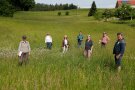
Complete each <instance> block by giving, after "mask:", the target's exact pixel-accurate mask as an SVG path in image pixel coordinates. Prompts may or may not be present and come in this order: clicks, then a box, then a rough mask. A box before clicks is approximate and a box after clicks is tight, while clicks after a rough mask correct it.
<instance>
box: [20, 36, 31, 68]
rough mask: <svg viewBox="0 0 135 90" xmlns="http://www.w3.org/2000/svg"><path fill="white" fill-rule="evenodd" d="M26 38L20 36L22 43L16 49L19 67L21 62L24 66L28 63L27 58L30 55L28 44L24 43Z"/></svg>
mask: <svg viewBox="0 0 135 90" xmlns="http://www.w3.org/2000/svg"><path fill="white" fill-rule="evenodd" d="M26 39H27V37H26V36H22V41H21V42H20V44H19V48H18V56H19V65H22V64H23V62H24V63H25V64H26V63H27V61H28V57H29V55H30V51H31V48H30V44H29V42H28V41H26Z"/></svg>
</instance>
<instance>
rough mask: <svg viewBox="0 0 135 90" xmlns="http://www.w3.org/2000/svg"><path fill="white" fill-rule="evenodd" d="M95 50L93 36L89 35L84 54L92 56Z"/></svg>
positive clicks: (88, 56)
mask: <svg viewBox="0 0 135 90" xmlns="http://www.w3.org/2000/svg"><path fill="white" fill-rule="evenodd" d="M92 50H93V41H92V40H91V36H90V35H88V37H87V39H86V41H85V50H84V56H85V57H87V58H90V57H91V54H92Z"/></svg>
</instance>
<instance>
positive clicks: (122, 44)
mask: <svg viewBox="0 0 135 90" xmlns="http://www.w3.org/2000/svg"><path fill="white" fill-rule="evenodd" d="M124 52H125V43H124V42H121V43H120V54H119V55H117V56H116V57H117V59H119V58H120V56H121V55H123V54H124Z"/></svg>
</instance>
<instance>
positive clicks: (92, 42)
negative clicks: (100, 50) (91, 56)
mask: <svg viewBox="0 0 135 90" xmlns="http://www.w3.org/2000/svg"><path fill="white" fill-rule="evenodd" d="M92 51H93V41H92V47H91V53H92Z"/></svg>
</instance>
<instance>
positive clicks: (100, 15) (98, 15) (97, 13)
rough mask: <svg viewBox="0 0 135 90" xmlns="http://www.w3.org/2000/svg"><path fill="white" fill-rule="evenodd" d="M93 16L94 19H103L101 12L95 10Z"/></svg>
mask: <svg viewBox="0 0 135 90" xmlns="http://www.w3.org/2000/svg"><path fill="white" fill-rule="evenodd" d="M94 18H95V19H96V20H99V21H101V20H102V19H103V12H101V11H97V12H96V13H95V14H94Z"/></svg>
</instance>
